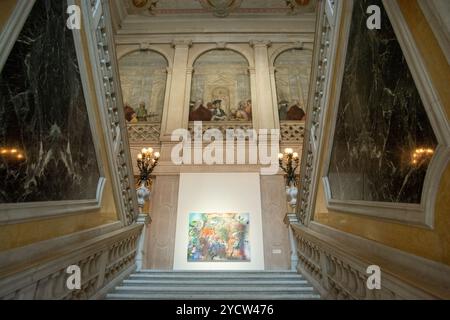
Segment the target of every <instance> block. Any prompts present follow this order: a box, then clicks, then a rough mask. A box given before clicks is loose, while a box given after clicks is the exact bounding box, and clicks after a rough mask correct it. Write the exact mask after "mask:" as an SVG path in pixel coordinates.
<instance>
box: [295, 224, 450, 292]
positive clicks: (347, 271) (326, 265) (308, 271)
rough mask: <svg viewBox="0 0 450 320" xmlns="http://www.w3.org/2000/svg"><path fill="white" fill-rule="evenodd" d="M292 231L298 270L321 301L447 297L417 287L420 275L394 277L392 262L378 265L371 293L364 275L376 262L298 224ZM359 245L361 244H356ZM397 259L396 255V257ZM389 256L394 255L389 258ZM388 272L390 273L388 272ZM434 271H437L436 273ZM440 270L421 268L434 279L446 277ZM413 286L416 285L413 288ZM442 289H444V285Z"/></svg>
mask: <svg viewBox="0 0 450 320" xmlns="http://www.w3.org/2000/svg"><path fill="white" fill-rule="evenodd" d="M292 229H293V232H294V237H295V240H296V241H297V250H298V256H299V263H298V266H297V270H298V271H299V272H300V273H302V274H303V275H304V276H305V277H306V278H308V280H309V281H311V283H312V284H313V285H314V286H315V287H316V289H318V290H319V292H320V293H321V296H322V297H323V298H324V299H346V300H347V299H358V300H360V299H367V300H376V299H383V300H385V299H389V300H391V299H436V298H446V297H447V296H448V295H450V293H449V292H448V291H447V292H446V293H444V294H442V288H440V289H436V291H435V292H436V294H433V293H431V292H432V290H430V287H428V288H424V287H422V286H421V285H419V282H420V281H421V280H423V278H424V277H423V276H421V275H420V274H419V273H420V272H419V271H417V272H410V273H409V274H410V275H411V274H412V275H414V274H416V279H408V281H406V280H405V279H406V278H405V274H406V273H407V271H406V270H405V269H406V268H404V267H399V268H398V270H400V271H401V274H400V275H398V276H397V275H396V274H395V273H394V272H393V271H392V270H394V269H393V268H392V265H394V264H395V263H394V261H391V262H386V261H385V265H383V266H381V265H380V268H381V271H382V272H381V288H380V289H372V290H371V289H369V287H368V286H367V280H368V277H369V276H370V275H371V274H369V273H367V268H368V267H369V266H371V265H377V262H375V260H376V259H375V258H373V259H371V258H368V257H367V256H364V255H363V254H367V253H364V252H363V253H362V254H358V250H357V249H356V248H352V247H349V246H346V245H343V244H342V241H337V240H335V239H333V238H330V237H328V236H324V235H323V234H321V233H318V232H315V231H313V230H311V229H310V228H307V227H304V226H302V225H300V224H293V225H292ZM355 241H359V240H355ZM361 241H363V240H360V241H359V242H361ZM367 241H368V240H367ZM379 251H382V250H379ZM397 255H399V254H398V253H397ZM391 256H393V255H392V254H391ZM398 259H399V260H402V261H403V262H405V261H408V260H411V261H413V260H416V261H414V262H413V263H411V262H408V263H407V265H408V267H411V268H420V265H421V263H422V265H423V262H421V261H419V260H420V258H417V257H414V256H407V254H404V256H402V257H400V258H398ZM384 260H386V258H385V259H384ZM430 265H432V263H430ZM387 268H392V269H391V270H387ZM433 268H436V269H435V270H436V272H434V270H433ZM439 268H440V267H431V268H430V267H423V269H424V270H425V272H428V273H430V272H431V271H433V273H434V275H435V276H436V277H440V276H442V274H445V273H446V271H445V270H443V271H442V269H439ZM434 275H429V276H430V277H432V276H434ZM421 278H422V279H421ZM416 281H417V282H416ZM415 282H416V284H417V285H414V284H415ZM432 282H436V283H437V282H439V281H434V280H429V282H428V283H432ZM447 282H448V281H447ZM442 286H443V287H445V285H442ZM439 290H441V291H439Z"/></svg>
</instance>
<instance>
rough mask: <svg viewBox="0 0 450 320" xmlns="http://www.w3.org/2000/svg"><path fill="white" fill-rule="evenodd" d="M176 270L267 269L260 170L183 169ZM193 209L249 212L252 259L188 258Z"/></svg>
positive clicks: (176, 245)
mask: <svg viewBox="0 0 450 320" xmlns="http://www.w3.org/2000/svg"><path fill="white" fill-rule="evenodd" d="M178 195H179V196H178V214H177V226H176V234H175V253H174V266H173V268H174V270H264V250H263V249H264V248H263V233H262V218H261V192H260V175H259V173H182V174H181V175H180V188H179V193H178ZM190 212H211V213H216V212H217V213H225V212H237V213H247V212H248V213H249V214H250V234H249V239H250V255H251V261H250V262H188V261H187V246H188V225H189V213H190Z"/></svg>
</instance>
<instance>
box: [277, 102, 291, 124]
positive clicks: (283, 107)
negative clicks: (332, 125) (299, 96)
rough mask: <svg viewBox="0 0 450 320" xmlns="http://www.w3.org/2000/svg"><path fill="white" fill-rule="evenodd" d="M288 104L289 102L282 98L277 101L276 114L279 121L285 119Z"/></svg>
mask: <svg viewBox="0 0 450 320" xmlns="http://www.w3.org/2000/svg"><path fill="white" fill-rule="evenodd" d="M288 106H289V103H288V102H287V101H286V100H282V101H280V102H279V103H278V114H279V117H280V121H281V120H286V119H287V112H288Z"/></svg>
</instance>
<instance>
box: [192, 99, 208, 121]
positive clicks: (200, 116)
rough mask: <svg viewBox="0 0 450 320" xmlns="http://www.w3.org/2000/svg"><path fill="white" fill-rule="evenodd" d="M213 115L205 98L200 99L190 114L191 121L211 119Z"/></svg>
mask: <svg viewBox="0 0 450 320" xmlns="http://www.w3.org/2000/svg"><path fill="white" fill-rule="evenodd" d="M211 117H212V113H211V111H210V110H208V109H207V108H205V106H204V105H203V100H198V101H197V102H196V103H195V105H194V108H193V109H192V111H191V113H190V114H189V121H211Z"/></svg>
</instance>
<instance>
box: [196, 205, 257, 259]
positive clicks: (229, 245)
mask: <svg viewBox="0 0 450 320" xmlns="http://www.w3.org/2000/svg"><path fill="white" fill-rule="evenodd" d="M249 227H250V218H249V214H248V213H191V214H190V215H189V245H188V256H187V258H188V262H249V261H250V245H249Z"/></svg>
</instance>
